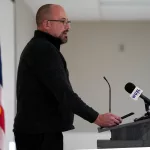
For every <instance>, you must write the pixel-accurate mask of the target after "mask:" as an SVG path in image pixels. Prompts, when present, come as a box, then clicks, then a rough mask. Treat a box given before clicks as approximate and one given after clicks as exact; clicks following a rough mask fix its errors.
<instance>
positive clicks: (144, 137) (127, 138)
mask: <svg viewBox="0 0 150 150" xmlns="http://www.w3.org/2000/svg"><path fill="white" fill-rule="evenodd" d="M106 131H110V132H111V138H110V140H97V149H105V148H129V147H150V119H145V120H140V121H136V122H132V123H127V124H122V125H118V126H114V127H110V128H103V129H101V128H98V132H99V133H101V132H106Z"/></svg>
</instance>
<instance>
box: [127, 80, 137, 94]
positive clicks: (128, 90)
mask: <svg viewBox="0 0 150 150" xmlns="http://www.w3.org/2000/svg"><path fill="white" fill-rule="evenodd" d="M124 88H125V90H126V91H127V92H128V93H130V94H131V93H132V92H133V90H134V89H135V85H134V84H133V83H131V82H128V83H127V84H126V85H125V87H124Z"/></svg>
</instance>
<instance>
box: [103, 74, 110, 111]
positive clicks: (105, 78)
mask: <svg viewBox="0 0 150 150" xmlns="http://www.w3.org/2000/svg"><path fill="white" fill-rule="evenodd" d="M103 78H104V79H105V81H106V82H107V83H108V86H109V113H111V86H110V84H109V82H108V80H107V79H106V77H103Z"/></svg>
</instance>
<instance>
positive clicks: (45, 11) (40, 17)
mask: <svg viewBox="0 0 150 150" xmlns="http://www.w3.org/2000/svg"><path fill="white" fill-rule="evenodd" d="M59 10H63V11H64V9H63V7H61V6H60V5H56V4H45V5H43V6H41V7H40V8H39V9H38V11H37V14H36V24H37V26H40V25H41V24H42V22H43V21H44V20H45V19H50V18H52V17H53V15H56V14H57V12H59Z"/></svg>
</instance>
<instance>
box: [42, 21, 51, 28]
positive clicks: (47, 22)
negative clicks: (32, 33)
mask: <svg viewBox="0 0 150 150" xmlns="http://www.w3.org/2000/svg"><path fill="white" fill-rule="evenodd" d="M43 26H44V28H45V29H46V30H48V29H49V28H50V26H51V24H50V21H48V20H44V21H43Z"/></svg>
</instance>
